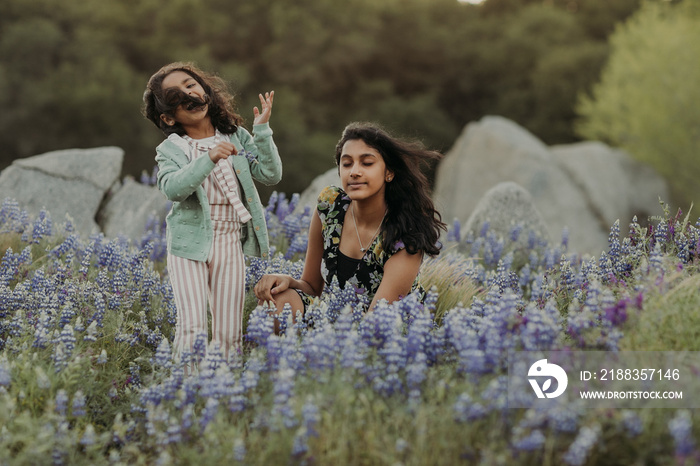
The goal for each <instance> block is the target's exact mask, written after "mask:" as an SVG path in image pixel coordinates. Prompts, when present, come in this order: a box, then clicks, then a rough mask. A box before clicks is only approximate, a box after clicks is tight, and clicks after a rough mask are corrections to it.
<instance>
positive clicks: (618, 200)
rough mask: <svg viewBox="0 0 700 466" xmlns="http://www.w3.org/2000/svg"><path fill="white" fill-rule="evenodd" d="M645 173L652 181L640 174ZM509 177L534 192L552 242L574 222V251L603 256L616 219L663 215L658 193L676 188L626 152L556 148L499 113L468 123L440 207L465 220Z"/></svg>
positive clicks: (446, 165)
mask: <svg viewBox="0 0 700 466" xmlns="http://www.w3.org/2000/svg"><path fill="white" fill-rule="evenodd" d="M590 154H593V155H592V156H591V155H590ZM606 154H607V155H606ZM610 154H612V155H610ZM640 175H643V176H644V177H645V180H646V181H645V182H646V183H647V185H646V186H643V185H642V186H640V184H639V181H638V180H637V179H636V178H635V177H636V176H640ZM504 181H513V182H515V183H517V184H518V185H520V186H522V187H523V188H524V189H525V190H527V191H528V192H529V193H530V195H531V196H532V202H533V203H534V205H535V207H536V208H537V210H538V211H539V212H540V213H541V215H542V219H543V221H544V223H545V225H546V227H547V230H548V232H549V236H550V237H551V238H552V239H558V238H560V237H561V234H562V231H563V230H564V228H565V227H566V228H568V230H569V247H570V249H571V250H573V251H577V252H581V253H586V252H587V253H592V254H596V255H597V254H600V252H601V251H603V250H605V249H606V248H607V237H608V229H609V227H610V226H611V225H612V224H613V223H614V221H615V220H616V219H620V222H621V224H623V225H625V224H627V223H629V221H630V220H631V219H632V216H633V215H635V214H638V213H640V214H644V215H646V214H657V213H660V209H659V204H658V196H662V197H663V196H667V192H668V190H667V189H666V185H665V182H664V181H663V180H662V178H661V177H660V176H658V175H656V174H654V173H653V172H652V171H651V170H649V169H647V168H646V167H644V166H643V165H641V164H639V163H637V162H635V161H633V160H632V159H631V158H629V156H626V155H625V154H623V153H622V152H620V151H615V150H612V149H609V148H607V147H606V146H604V145H602V144H600V143H594V144H581V145H571V146H558V147H555V148H550V147H548V146H546V145H545V144H544V143H543V142H542V141H540V140H539V139H537V138H536V137H535V136H533V135H532V134H530V133H529V132H528V131H526V130H525V129H524V128H522V127H520V126H518V125H517V124H515V123H513V122H512V121H510V120H507V119H505V118H502V117H494V116H491V117H485V118H483V119H482V120H481V121H479V122H474V123H470V124H469V125H467V126H466V128H465V129H464V131H463V133H462V134H461V136H460V137H459V139H458V140H457V141H456V142H455V144H454V146H453V147H452V148H451V149H450V151H449V152H448V153H447V154H446V156H445V158H444V159H443V160H442V162H441V163H440V165H439V166H438V169H437V173H436V182H435V191H434V200H435V203H436V207H437V208H438V210H440V212H441V213H442V215H443V219H446V220H447V221H449V220H451V219H453V218H457V219H458V220H459V221H460V222H461V223H462V224H465V222H466V221H467V220H468V219H469V217H470V215H471V214H472V213H473V212H474V210H475V208H476V206H477V203H478V202H479V200H480V199H481V198H482V197H483V196H484V195H485V194H486V192H487V191H488V190H489V189H491V188H492V187H494V186H496V185H497V184H499V183H501V182H504ZM603 186H604V189H603ZM640 190H641V191H644V192H645V194H643V195H642V194H641V192H640ZM632 198H634V199H632ZM494 215H495V213H494ZM499 215H500V214H499Z"/></svg>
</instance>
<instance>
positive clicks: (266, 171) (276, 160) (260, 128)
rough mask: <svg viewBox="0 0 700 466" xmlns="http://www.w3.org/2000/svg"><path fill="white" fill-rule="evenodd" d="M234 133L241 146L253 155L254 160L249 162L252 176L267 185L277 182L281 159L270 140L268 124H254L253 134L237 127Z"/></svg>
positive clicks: (279, 175)
mask: <svg viewBox="0 0 700 466" xmlns="http://www.w3.org/2000/svg"><path fill="white" fill-rule="evenodd" d="M236 135H237V136H238V139H239V140H240V141H241V144H242V145H243V148H244V149H245V150H246V151H247V152H250V153H252V154H253V155H254V156H255V160H254V161H252V162H249V165H250V173H251V175H253V178H254V179H256V180H258V181H260V182H261V183H263V184H266V185H268V186H270V185H274V184H277V183H279V182H280V180H281V179H282V160H281V159H280V155H279V152H278V150H277V146H276V145H275V142H274V141H273V140H272V129H271V128H270V124H269V123H262V124H258V125H254V126H253V136H251V135H250V133H249V132H248V131H246V130H245V129H244V128H241V127H239V128H238V131H236Z"/></svg>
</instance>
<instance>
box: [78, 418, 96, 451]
mask: <svg viewBox="0 0 700 466" xmlns="http://www.w3.org/2000/svg"><path fill="white" fill-rule="evenodd" d="M95 442H96V439H95V427H94V426H93V425H92V424H88V425H87V426H85V431H84V432H83V436H82V437H80V444H81V445H82V446H84V447H89V446H92V445H94V444H95Z"/></svg>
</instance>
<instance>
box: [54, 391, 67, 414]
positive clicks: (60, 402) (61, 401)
mask: <svg viewBox="0 0 700 466" xmlns="http://www.w3.org/2000/svg"><path fill="white" fill-rule="evenodd" d="M54 403H55V406H54V411H56V414H58V415H59V416H65V415H66V407H67V406H68V394H67V393H66V391H65V390H64V389H62V388H61V389H59V390H58V391H57V392H56V398H55V400H54Z"/></svg>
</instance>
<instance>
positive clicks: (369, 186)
mask: <svg viewBox="0 0 700 466" xmlns="http://www.w3.org/2000/svg"><path fill="white" fill-rule="evenodd" d="M339 171H340V181H341V183H342V184H343V190H344V191H345V192H346V193H347V194H348V196H350V199H352V200H356V201H359V200H368V199H372V198H374V197H375V196H381V197H380V198H381V199H382V200H383V199H384V191H385V189H386V183H387V182H388V181H391V179H392V178H393V177H394V174H393V173H392V172H391V170H389V169H388V168H387V166H386V163H384V159H383V158H382V155H381V154H380V153H379V151H377V149H375V148H374V147H371V146H369V145H367V144H366V143H365V141H363V140H362V139H351V140H349V141H347V142H346V143H345V144H343V149H342V151H341V154H340V167H339Z"/></svg>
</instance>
